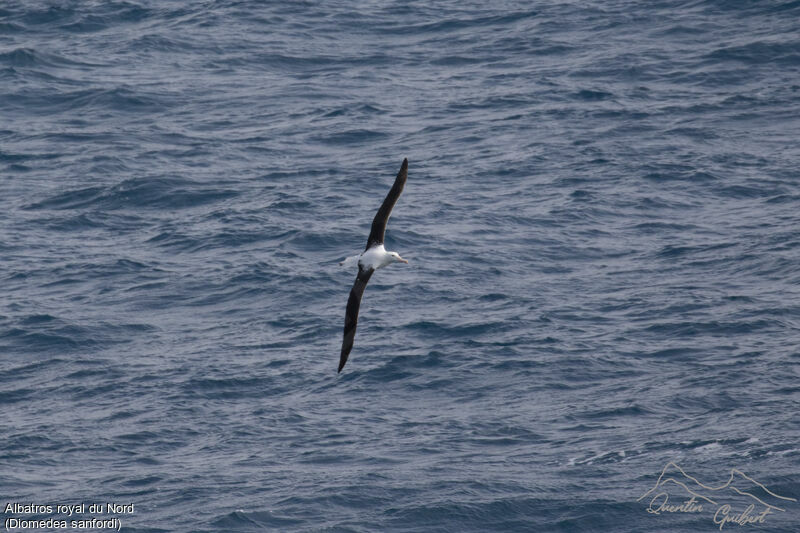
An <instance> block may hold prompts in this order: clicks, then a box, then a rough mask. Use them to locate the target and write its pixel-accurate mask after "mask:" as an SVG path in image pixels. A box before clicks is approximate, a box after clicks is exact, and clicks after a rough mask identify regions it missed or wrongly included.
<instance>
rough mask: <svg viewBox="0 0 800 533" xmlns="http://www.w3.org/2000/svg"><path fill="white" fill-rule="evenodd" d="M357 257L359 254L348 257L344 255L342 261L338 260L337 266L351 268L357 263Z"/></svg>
mask: <svg viewBox="0 0 800 533" xmlns="http://www.w3.org/2000/svg"><path fill="white" fill-rule="evenodd" d="M359 257H360V255H351V256H350V257H346V258H345V260H344V261H339V266H343V267H345V268H352V267H354V266H356V265H357V264H358V258H359Z"/></svg>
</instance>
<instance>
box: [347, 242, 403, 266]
mask: <svg viewBox="0 0 800 533" xmlns="http://www.w3.org/2000/svg"><path fill="white" fill-rule="evenodd" d="M392 263H408V261H406V260H405V259H403V258H402V257H400V254H398V253H397V252H387V251H386V248H384V246H383V245H382V244H379V245H377V246H373V247H372V248H370V249H369V250H367V251H365V252H364V253H361V254H358V255H351V256H350V257H348V258H346V259H345V260H344V261H342V262H341V263H339V264H340V265H342V266H344V267H346V268H352V267H353V266H355V265H358V266H359V267H361V268H363V269H364V270H367V269H370V268H371V269H373V270H378V269H379V268H383V267H385V266H387V265H391V264H392Z"/></svg>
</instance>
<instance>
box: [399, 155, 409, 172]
mask: <svg viewBox="0 0 800 533" xmlns="http://www.w3.org/2000/svg"><path fill="white" fill-rule="evenodd" d="M407 168H408V158H407V157H404V158H403V166H402V167H400V170H405V169H407Z"/></svg>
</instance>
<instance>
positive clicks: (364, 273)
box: [339, 266, 375, 372]
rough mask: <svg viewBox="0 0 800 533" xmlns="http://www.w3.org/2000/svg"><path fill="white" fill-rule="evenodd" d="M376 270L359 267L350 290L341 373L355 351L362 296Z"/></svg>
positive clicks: (340, 360) (345, 320)
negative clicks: (351, 351) (354, 345)
mask: <svg viewBox="0 0 800 533" xmlns="http://www.w3.org/2000/svg"><path fill="white" fill-rule="evenodd" d="M373 272H375V269H372V268H367V269H362V268H361V267H360V266H359V267H358V276H356V281H355V283H353V288H352V289H350V298H348V299H347V312H346V313H345V315H344V340H342V355H341V356H340V357H339V372H341V371H342V369H343V368H344V364H345V363H346V362H347V358H348V357H349V356H350V350H352V349H353V340H354V339H355V338H356V325H357V324H358V308H359V307H361V296H362V295H363V294H364V289H366V288H367V283H368V282H369V278H370V276H372V273H373Z"/></svg>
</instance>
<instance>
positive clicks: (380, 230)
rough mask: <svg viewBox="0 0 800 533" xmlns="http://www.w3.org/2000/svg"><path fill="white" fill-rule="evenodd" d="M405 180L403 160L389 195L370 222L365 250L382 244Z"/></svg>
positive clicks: (406, 175)
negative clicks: (387, 223)
mask: <svg viewBox="0 0 800 533" xmlns="http://www.w3.org/2000/svg"><path fill="white" fill-rule="evenodd" d="M406 178H408V159H403V166H401V167H400V172H398V173H397V177H396V178H395V179H394V185H392V188H391V189H390V190H389V194H387V195H386V198H385V199H384V200H383V204H382V205H381V208H380V209H378V212H377V214H376V215H375V218H374V219H373V220H372V229H371V230H370V232H369V239H367V247H366V248H364V249H365V250H369V249H370V247H372V246H374V245H375V244H382V243H383V236H384V234H385V233H386V222H388V221H389V215H390V214H391V213H392V208H393V207H394V204H395V203H397V199H398V198H400V193H401V192H403V187H404V186H405V184H406Z"/></svg>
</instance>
